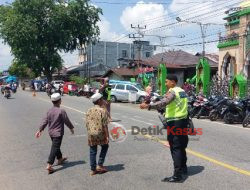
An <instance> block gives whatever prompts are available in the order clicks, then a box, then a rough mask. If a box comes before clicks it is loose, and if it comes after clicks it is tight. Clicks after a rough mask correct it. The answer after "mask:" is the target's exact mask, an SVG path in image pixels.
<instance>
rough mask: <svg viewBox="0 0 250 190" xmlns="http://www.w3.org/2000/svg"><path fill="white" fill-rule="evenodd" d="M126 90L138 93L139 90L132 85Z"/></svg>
mask: <svg viewBox="0 0 250 190" xmlns="http://www.w3.org/2000/svg"><path fill="white" fill-rule="evenodd" d="M126 89H127V90H129V91H136V92H138V90H137V89H136V88H135V87H133V86H130V85H127V86H126Z"/></svg>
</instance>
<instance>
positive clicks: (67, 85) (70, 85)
mask: <svg viewBox="0 0 250 190" xmlns="http://www.w3.org/2000/svg"><path fill="white" fill-rule="evenodd" d="M77 89H78V86H77V85H76V84H75V83H74V82H65V83H64V84H63V93H64V94H68V93H69V91H72V92H75V91H77Z"/></svg>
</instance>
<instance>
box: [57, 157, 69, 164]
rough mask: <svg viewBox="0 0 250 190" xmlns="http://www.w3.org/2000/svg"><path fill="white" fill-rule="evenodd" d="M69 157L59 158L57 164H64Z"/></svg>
mask: <svg viewBox="0 0 250 190" xmlns="http://www.w3.org/2000/svg"><path fill="white" fill-rule="evenodd" d="M67 159H68V158H66V157H65V158H61V159H59V160H58V162H57V165H62V164H64V162H65V161H66V160H67Z"/></svg>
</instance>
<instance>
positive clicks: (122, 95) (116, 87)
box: [110, 81, 147, 103]
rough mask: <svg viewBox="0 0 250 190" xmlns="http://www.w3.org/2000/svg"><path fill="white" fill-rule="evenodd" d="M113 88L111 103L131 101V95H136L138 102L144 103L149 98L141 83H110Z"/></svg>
mask: <svg viewBox="0 0 250 190" xmlns="http://www.w3.org/2000/svg"><path fill="white" fill-rule="evenodd" d="M110 86H111V101H112V102H116V101H129V95H130V94H135V93H136V101H138V102H140V103H142V102H143V101H144V100H145V97H146V96H147V93H146V92H145V91H144V90H143V88H142V86H141V85H140V84H139V83H132V82H129V81H128V82H126V81H124V82H122V81H121V82H119V83H112V82H111V83H110Z"/></svg>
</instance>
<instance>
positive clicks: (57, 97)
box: [51, 93, 61, 102]
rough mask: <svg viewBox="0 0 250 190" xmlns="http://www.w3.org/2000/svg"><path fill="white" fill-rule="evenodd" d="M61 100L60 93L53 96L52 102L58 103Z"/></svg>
mask: <svg viewBox="0 0 250 190" xmlns="http://www.w3.org/2000/svg"><path fill="white" fill-rule="evenodd" d="M60 99H61V95H60V94H59V93H54V94H52V95H51V101H52V102H56V101H58V100H60Z"/></svg>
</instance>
